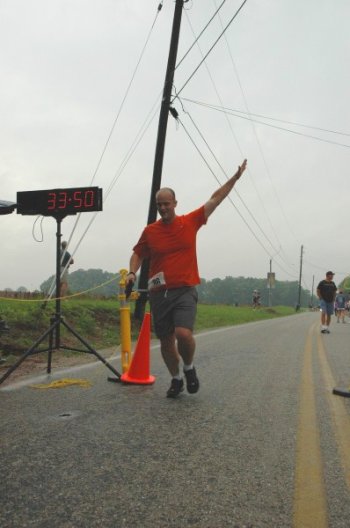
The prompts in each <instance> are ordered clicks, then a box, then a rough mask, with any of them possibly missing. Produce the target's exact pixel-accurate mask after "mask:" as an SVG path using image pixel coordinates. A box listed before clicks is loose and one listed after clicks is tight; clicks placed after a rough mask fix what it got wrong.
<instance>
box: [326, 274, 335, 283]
mask: <svg viewBox="0 0 350 528" xmlns="http://www.w3.org/2000/svg"><path fill="white" fill-rule="evenodd" d="M333 277H334V275H333V273H327V275H326V279H327V280H328V281H332V280H333Z"/></svg>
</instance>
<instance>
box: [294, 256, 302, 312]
mask: <svg viewBox="0 0 350 528" xmlns="http://www.w3.org/2000/svg"><path fill="white" fill-rule="evenodd" d="M303 251H304V246H301V250H300V271H299V288H298V302H297V305H296V307H295V310H296V311H298V310H300V302H301V276H302V270H303Z"/></svg>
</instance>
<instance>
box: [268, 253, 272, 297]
mask: <svg viewBox="0 0 350 528" xmlns="http://www.w3.org/2000/svg"><path fill="white" fill-rule="evenodd" d="M268 283H269V284H268V286H269V308H271V306H272V259H270V273H269V281H268Z"/></svg>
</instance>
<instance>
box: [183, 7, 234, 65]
mask: <svg viewBox="0 0 350 528" xmlns="http://www.w3.org/2000/svg"><path fill="white" fill-rule="evenodd" d="M225 2H226V0H223V2H221V4H220V6H219V7H218V8H217V10H216V11H215V13H214V14H213V16H212V17H211V19H210V20H209V22H208V23H207V24H206V25H205V26H204V28H203V29H202V31H201V32H200V33H199V35H198V37H197V38H195V40H194V42H193V43H192V44H191V46H190V47H189V48H188V50H187V51H186V53H185V55H184V56H183V57H182V59H181V60H180V61H179V62H178V63H177V65H176V67H175V70H176V69H177V68H178V67H179V66H180V64H182V62H183V61H184V60H185V58H186V57H187V55H188V54H189V53H190V51H191V50H192V48H193V47H194V46H195V44H197V42H198V40H199V39H200V38H201V36H202V35H203V33H204V32H205V30H206V29H207V28H208V27H209V25H210V24H211V22H212V21H213V20H214V18H215V17H216V15H217V14H218V12H219V11H220V9H221V8H222V6H223V5H224V3H225ZM186 14H187V13H186Z"/></svg>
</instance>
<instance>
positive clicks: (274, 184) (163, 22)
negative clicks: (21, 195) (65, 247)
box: [0, 0, 350, 290]
mask: <svg viewBox="0 0 350 528" xmlns="http://www.w3.org/2000/svg"><path fill="white" fill-rule="evenodd" d="M242 1H243V0H226V2H225V3H224V5H223V7H222V8H221V10H220V11H219V15H218V16H216V17H215V19H214V20H213V22H212V23H211V24H210V25H209V27H208V29H207V30H206V31H205V32H204V34H203V35H202V37H201V38H200V39H199V41H198V44H196V45H195V46H194V47H193V48H192V50H191V51H190V52H189V54H188V55H187V56H186V58H185V60H184V61H183V62H181V64H180V65H179V66H178V68H177V69H176V71H175V87H174V92H173V93H174V94H175V89H176V90H177V92H180V94H179V98H178V99H176V100H175V101H174V106H175V108H176V110H177V111H178V113H179V117H180V121H181V122H179V123H176V121H175V120H174V119H173V117H171V116H170V118H169V123H168V133H167V143H166V149H165V159H164V167H163V176H162V185H163V186H171V187H173V188H174V189H175V191H176V193H177V199H178V207H177V213H178V214H183V213H186V212H189V211H190V210H192V209H194V208H197V207H199V206H200V205H202V204H203V203H204V202H205V201H206V200H207V199H208V198H209V197H210V195H211V194H212V193H213V192H214V191H215V190H216V188H217V187H218V186H219V183H218V181H220V182H221V183H224V182H225V181H226V178H227V177H228V176H230V175H231V174H232V173H233V172H234V171H235V170H236V168H237V166H238V165H239V164H240V163H241V162H242V160H243V158H244V157H246V158H247V159H248V167H249V170H248V171H247V172H246V173H245V174H244V176H243V177H242V179H241V180H240V181H239V182H238V184H237V187H236V189H237V191H238V194H237V193H236V192H235V191H233V192H232V194H231V199H232V202H230V201H229V200H226V201H225V202H224V203H223V204H222V205H221V206H220V207H219V209H217V210H216V211H215V213H214V214H213V215H212V216H211V217H210V219H209V222H208V225H207V226H205V227H203V228H202V229H201V231H200V233H199V235H198V260H199V270H200V275H201V277H204V278H206V279H212V278H214V277H220V278H224V277H225V276H234V277H237V276H244V277H258V278H264V277H266V274H267V272H268V271H269V267H270V259H272V270H273V271H274V272H275V273H276V278H277V279H278V280H298V278H299V264H300V252H301V246H302V245H303V247H304V255H303V256H304V259H303V286H304V287H307V288H309V289H310V290H311V287H312V281H313V278H314V281H315V285H316V284H317V283H318V281H319V280H320V279H322V278H323V277H324V273H325V271H327V270H328V269H331V270H334V271H335V272H336V275H335V281H336V282H337V283H339V282H340V281H341V280H342V279H343V278H344V277H345V276H346V275H348V274H349V272H350V263H349V244H348V240H347V239H348V237H347V233H348V223H349V218H350V216H349V211H350V193H349V187H350V186H349V160H350V127H349V122H350V110H349V108H350V103H349V93H350V90H349V88H350V69H349V59H350V53H349V48H350V41H349V37H348V35H349V20H350V2H349V1H348V0H336V1H334V0H307V1H305V0H293V2H291V1H290V0H248V1H247V2H246V4H245V5H244V7H243V8H242V10H241V11H240V13H239V14H238V15H237V17H236V18H235V19H234V20H233V21H232V23H231V24H230V25H229V27H228V28H227V30H226V32H225V33H224V36H223V37H222V38H221V39H220V40H219V42H218V43H217V44H216V45H215V47H214V48H213V50H212V51H211V52H210V54H209V55H208V57H207V59H206V60H205V61H204V62H203V64H202V65H201V66H200V67H199V68H198V70H197V71H196V73H194V75H193V76H192V74H193V72H194V71H195V70H196V68H197V66H198V65H199V64H200V62H201V61H202V59H203V57H204V55H205V54H206V53H207V52H208V50H209V49H210V48H211V47H212V46H213V44H214V43H215V41H216V39H217V38H218V37H219V35H220V34H221V33H222V31H223V28H225V27H226V26H227V25H228V24H229V22H230V20H231V19H232V18H233V16H234V14H235V13H236V11H237V9H238V8H239V6H240V5H241V4H242ZM221 3H222V0H190V1H189V2H187V3H186V4H185V9H184V12H183V17H182V25H181V35H180V43H179V50H178V63H179V62H180V60H181V59H182V57H183V56H184V55H185V53H186V52H187V50H188V49H189V48H190V46H191V45H192V43H193V42H194V40H195V38H196V36H198V35H199V33H200V32H201V31H202V29H203V28H204V26H205V25H206V24H207V23H208V22H209V20H210V18H211V17H212V15H213V14H214V12H215V11H216V9H217V7H219V5H221ZM158 4H159V0H147V1H145V0H50V1H49V2H48V1H47V0H0V48H1V50H2V52H1V55H0V75H1V83H0V115H1V120H0V162H1V163H0V182H1V192H0V199H3V200H9V201H13V202H16V193H17V192H18V191H29V190H38V189H51V188H59V187H68V188H70V187H76V186H89V185H91V184H93V185H97V186H99V187H101V188H102V189H103V192H104V196H105V201H104V210H103V212H100V213H98V214H97V215H96V216H95V217H94V216H93V214H92V213H83V214H82V215H81V216H80V218H79V219H78V218H77V217H75V216H69V217H67V218H66V219H64V220H63V222H62V232H63V238H64V239H66V240H69V239H71V242H70V248H69V250H70V252H71V253H73V254H74V259H75V264H74V266H72V267H71V271H73V270H76V269H79V268H83V269H90V268H101V269H103V270H105V271H109V272H118V271H119V270H120V269H121V268H125V267H126V268H127V267H128V262H129V257H130V254H131V251H132V247H133V245H134V244H135V243H136V242H137V240H138V237H139V235H140V233H141V231H142V229H143V227H144V225H145V224H146V222H147V215H148V207H149V195H150V188H151V181H152V172H153V161H154V151H155V144H156V134H157V126H158V117H159V106H160V96H161V92H162V85H163V81H164V76H165V70H166V64H167V57H168V51H169V44H170V33H171V26H172V19H173V14H174V7H175V4H174V1H173V0H164V3H163V9H162V10H161V11H160V13H159V14H158V16H156V15H157V7H158ZM153 23H154V27H153V29H152V31H151V27H152V24H153ZM148 36H149V39H148V42H147V45H146V39H147V37H148ZM145 45H146V47H145ZM143 49H144V53H143V56H142V58H141V60H140V62H139V59H140V56H141V52H142V50H143ZM138 62H139V66H138V68H136V66H137V64H138ZM135 71H136V73H135ZM134 73H135V75H134ZM133 75H134V78H133V80H132V77H133ZM191 76H192V77H191ZM128 87H130V88H129V90H128V93H127V89H128ZM126 94H127V96H126ZM125 96H126V97H125ZM124 99H125V101H124V103H123V100H124ZM214 107H215V108H216V109H214ZM221 107H225V108H226V109H230V110H229V111H227V112H226V113H225V112H223V111H219V109H220V108H221ZM233 114H234V115H233ZM151 116H153V119H150V118H151ZM145 124H146V125H147V126H144V125H145ZM113 125H114V128H113V133H112V134H111V131H112V127H113ZM302 125H303V126H302ZM142 127H143V128H142ZM140 131H142V134H140ZM327 131H328V132H327ZM109 136H110V139H109V141H108V138H109ZM310 136H312V137H310ZM204 140H205V141H204ZM321 140H322V141H321ZM135 145H136V148H134V147H135ZM105 147H106V148H105ZM77 220H78V221H77ZM0 222H1V225H0V230H1V246H2V250H1V274H0V289H4V288H6V287H10V288H13V289H17V288H18V287H19V286H25V287H27V288H29V289H31V290H34V289H36V288H39V286H40V284H41V283H42V282H43V281H44V280H46V279H47V278H48V277H49V276H50V275H51V274H53V273H54V272H55V248H56V222H55V220H54V219H53V218H51V217H48V218H45V219H43V221H42V218H39V219H37V218H36V217H35V216H21V215H18V214H16V213H13V214H11V215H6V216H0Z"/></svg>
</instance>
